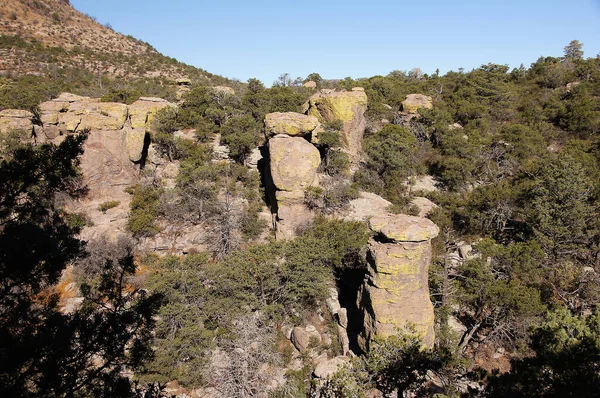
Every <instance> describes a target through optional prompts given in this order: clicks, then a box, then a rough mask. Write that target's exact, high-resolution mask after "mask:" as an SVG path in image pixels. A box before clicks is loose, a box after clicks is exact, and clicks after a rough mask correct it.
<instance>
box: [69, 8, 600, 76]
mask: <svg viewBox="0 0 600 398" xmlns="http://www.w3.org/2000/svg"><path fill="white" fill-rule="evenodd" d="M71 4H72V5H73V6H74V7H75V8H76V9H77V10H79V11H81V12H84V13H87V14H90V15H92V16H95V17H96V18H97V19H98V22H100V23H110V24H111V25H112V27H113V28H114V29H115V30H117V31H119V32H121V33H124V34H130V35H132V36H134V37H136V38H138V39H141V40H144V41H147V42H149V43H150V44H151V45H153V46H154V47H155V48H156V49H157V50H158V51H160V52H162V53H163V54H165V55H168V56H171V57H175V58H177V59H178V60H180V61H182V62H185V63H188V64H191V65H194V66H197V67H200V68H203V69H205V70H207V71H209V72H211V73H215V74H219V75H222V76H225V77H229V78H237V79H240V80H242V81H245V80H247V79H248V78H251V77H256V78H258V79H260V80H261V81H263V82H264V83H265V84H267V85H270V84H271V83H272V82H273V81H274V80H275V79H276V78H277V77H278V76H279V75H281V74H282V73H284V72H286V73H289V74H290V75H292V76H293V77H297V76H301V77H305V76H307V75H308V74H309V73H311V72H318V73H319V74H321V76H323V77H324V78H344V77H346V76H350V77H353V78H358V77H370V76H374V75H386V74H388V73H389V72H391V71H392V70H410V69H412V68H415V67H419V68H421V69H422V70H423V71H424V72H426V73H433V72H434V71H435V70H436V69H437V68H439V69H440V71H441V72H442V73H444V72H446V71H448V70H457V69H458V68H461V67H462V68H465V70H470V69H472V68H476V67H478V66H480V65H481V64H485V63H488V62H493V63H498V64H508V65H510V66H511V67H516V66H519V65H520V64H521V63H523V64H524V65H525V66H529V65H530V64H531V63H532V62H534V61H535V60H536V59H537V58H538V57H539V56H542V55H544V56H561V55H562V53H563V48H564V46H566V45H567V44H568V43H569V41H571V40H573V39H577V40H579V41H581V42H582V43H584V47H583V50H584V51H585V56H586V57H593V56H596V55H597V54H599V53H600V0H561V1H556V0H545V1H539V0H519V1H515V0H504V1H499V0H477V1H476V0H465V1H458V0H457V1H441V0H429V1H427V0H421V1H418V0H411V1H404V0H396V1H387V0H386V1H384V0H370V1H368V0H362V1H355V0H345V1H344V0H321V1H315V0H303V1H300V0H278V1H273V0H256V1H243V0H216V1H214V0H213V1H204V0H172V1H170V2H167V1H164V0H71Z"/></svg>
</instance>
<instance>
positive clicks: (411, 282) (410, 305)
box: [340, 194, 439, 351]
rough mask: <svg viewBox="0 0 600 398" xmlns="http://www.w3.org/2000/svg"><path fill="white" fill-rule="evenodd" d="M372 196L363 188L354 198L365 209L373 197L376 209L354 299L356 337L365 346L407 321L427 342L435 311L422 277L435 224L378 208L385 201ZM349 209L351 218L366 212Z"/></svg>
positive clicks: (425, 274)
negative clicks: (358, 318) (359, 319)
mask: <svg viewBox="0 0 600 398" xmlns="http://www.w3.org/2000/svg"><path fill="white" fill-rule="evenodd" d="M371 196H376V195H373V194H370V195H364V194H363V195H361V198H360V199H357V203H360V205H359V208H365V209H368V208H369V205H368V203H369V202H373V203H375V206H374V208H379V209H380V210H379V212H378V213H377V214H375V215H373V216H372V217H371V218H370V220H369V226H370V228H371V229H372V230H373V231H374V232H376V233H377V234H378V235H377V236H376V237H375V238H373V239H371V240H370V242H369V255H368V259H369V265H368V272H367V276H366V278H365V281H364V283H363V285H362V287H361V289H360V291H359V294H358V298H357V303H356V304H357V307H358V309H359V310H360V312H361V313H362V314H363V316H364V330H363V331H362V332H361V334H360V335H359V336H358V343H359V345H360V346H361V348H362V349H363V350H365V351H366V350H368V347H369V342H370V340H371V339H372V338H373V337H374V336H375V335H377V336H383V337H385V336H389V335H392V334H395V333H396V331H397V329H403V328H406V327H412V328H414V330H415V332H416V333H417V334H418V335H419V336H420V337H421V338H422V340H423V344H424V345H425V346H427V347H431V346H432V345H433V342H434V330H433V327H434V315H433V305H432V304H431V301H430V299H429V289H428V282H427V278H428V270H429V264H430V262H431V256H432V254H431V243H430V240H431V239H432V238H434V237H435V236H437V235H438V233H439V229H438V227H437V226H436V225H435V224H434V223H433V222H431V221H430V220H428V219H425V218H421V217H413V216H408V215H403V214H390V213H387V212H385V211H383V212H382V211H381V208H382V207H383V206H381V204H385V201H383V199H381V198H379V197H377V198H373V197H371ZM363 202H364V203H363ZM357 203H355V206H356V205H357ZM378 203H379V205H377V204H378ZM351 205H352V204H351ZM351 213H352V215H351V216H350V219H361V218H363V217H364V215H365V212H362V211H359V212H357V211H355V210H353V211H351ZM340 320H341V317H340Z"/></svg>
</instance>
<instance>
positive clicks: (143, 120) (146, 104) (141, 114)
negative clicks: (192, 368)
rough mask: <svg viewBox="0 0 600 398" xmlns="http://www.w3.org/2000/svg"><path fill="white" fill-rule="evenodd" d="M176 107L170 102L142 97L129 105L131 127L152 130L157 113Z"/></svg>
mask: <svg viewBox="0 0 600 398" xmlns="http://www.w3.org/2000/svg"><path fill="white" fill-rule="evenodd" d="M169 106H174V105H173V104H171V103H170V102H169V101H166V100H163V99H160V98H152V97H142V98H140V99H139V100H137V101H135V102H134V103H133V104H131V105H129V120H130V122H131V127H132V128H134V129H138V128H144V129H146V131H151V130H152V119H153V118H154V116H155V115H156V113H157V112H158V111H159V110H161V109H163V108H166V107H169Z"/></svg>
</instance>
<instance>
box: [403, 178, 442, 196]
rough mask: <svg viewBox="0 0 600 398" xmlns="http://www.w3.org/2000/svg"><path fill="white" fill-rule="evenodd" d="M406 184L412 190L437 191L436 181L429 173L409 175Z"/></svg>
mask: <svg viewBox="0 0 600 398" xmlns="http://www.w3.org/2000/svg"><path fill="white" fill-rule="evenodd" d="M406 186H407V187H409V188H410V190H411V191H412V192H424V193H428V192H436V191H439V189H438V187H437V181H436V180H435V178H434V177H433V176H430V175H422V176H414V177H411V178H410V181H407V182H406Z"/></svg>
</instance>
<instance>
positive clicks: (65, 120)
mask: <svg viewBox="0 0 600 398" xmlns="http://www.w3.org/2000/svg"><path fill="white" fill-rule="evenodd" d="M80 124H81V114H77V113H73V112H67V113H59V114H58V125H59V126H60V128H61V129H62V130H65V131H67V132H69V133H72V132H75V131H76V130H77V128H78V127H79V125H80Z"/></svg>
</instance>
